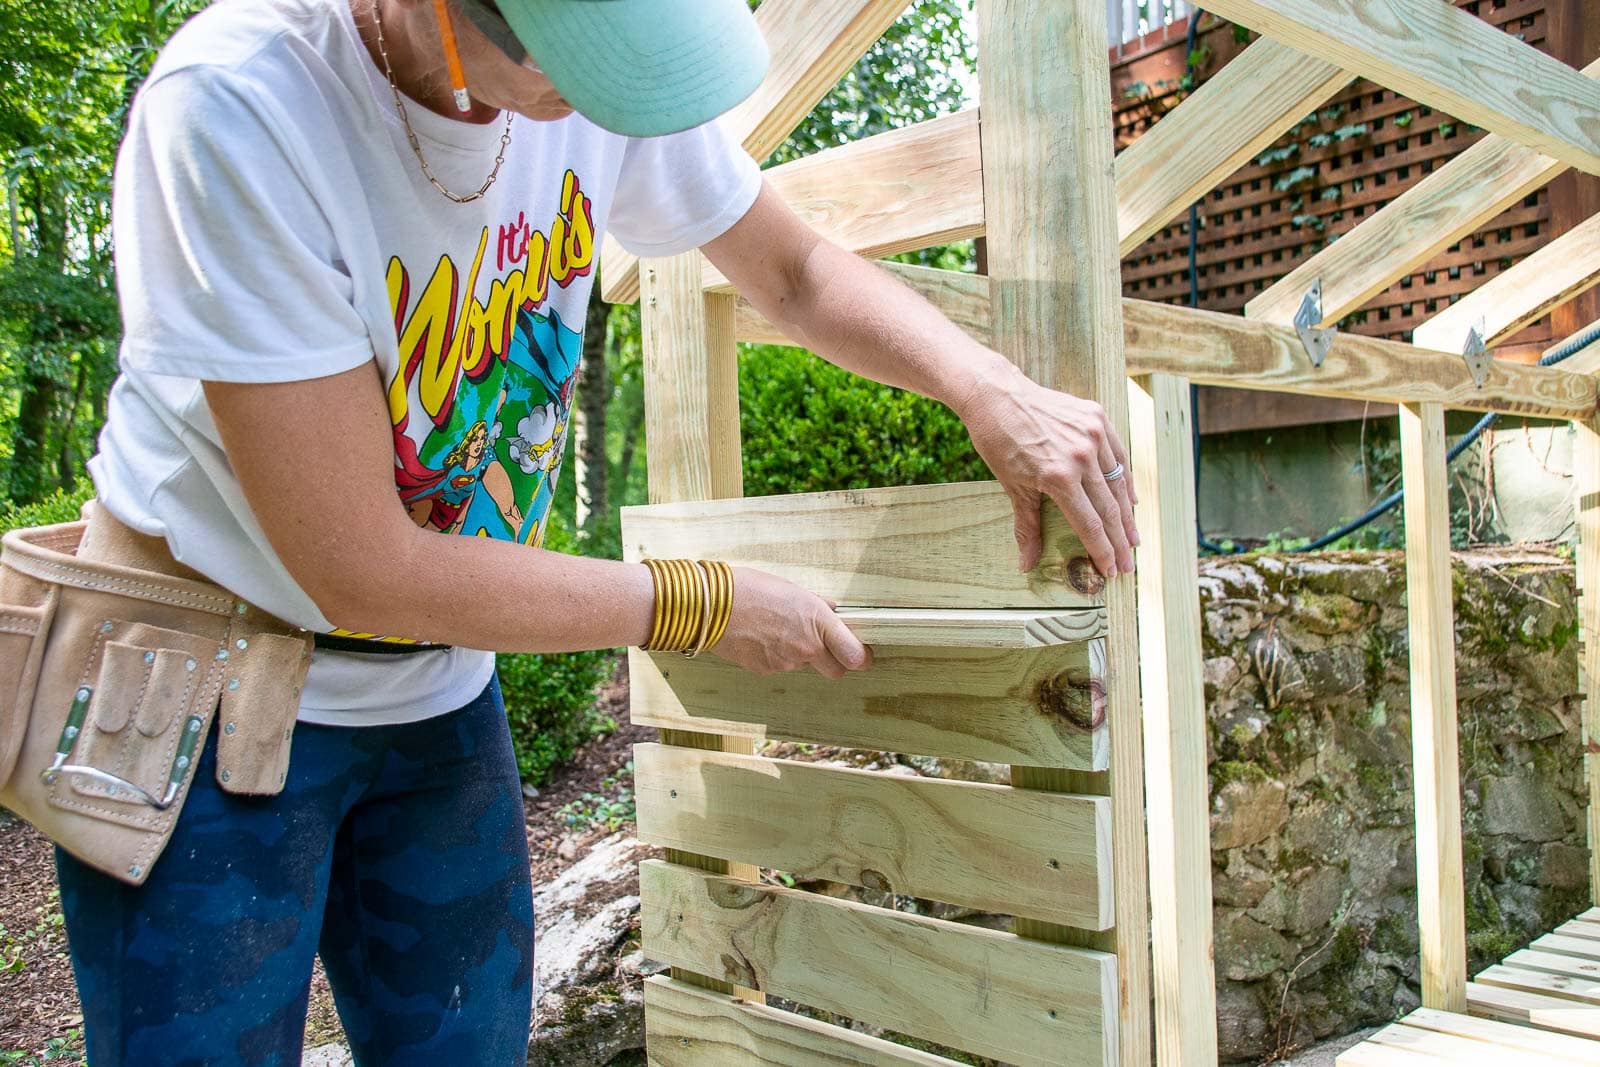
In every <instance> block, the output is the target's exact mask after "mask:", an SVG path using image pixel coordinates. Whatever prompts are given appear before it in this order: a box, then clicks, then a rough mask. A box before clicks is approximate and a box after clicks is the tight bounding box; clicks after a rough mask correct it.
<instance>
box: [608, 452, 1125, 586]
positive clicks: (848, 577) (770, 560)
mask: <svg viewBox="0 0 1600 1067" xmlns="http://www.w3.org/2000/svg"><path fill="white" fill-rule="evenodd" d="M1012 520H1013V513H1012V509H1011V500H1010V498H1009V497H1007V496H1006V494H1005V491H1004V490H1003V489H1001V488H1000V486H999V483H997V482H958V483H951V484H946V485H915V486H899V487H892V488H883V489H859V490H845V491H841V492H829V493H798V494H794V495H789V496H769V497H749V498H746V499H743V500H724V501H716V502H708V503H696V504H681V505H680V504H671V505H651V506H645V507H627V508H623V509H622V540H623V553H624V558H626V559H628V560H630V561H636V560H639V559H642V558H645V557H655V558H657V559H683V558H688V559H723V560H727V561H728V562H729V563H732V564H734V565H735V566H745V567H756V568H759V569H761V570H766V571H771V572H773V573H774V574H777V575H779V576H781V577H784V578H787V579H789V580H790V581H792V582H795V583H797V584H799V585H802V586H805V587H806V588H807V589H810V590H812V591H813V592H815V593H817V594H819V595H821V596H825V597H828V598H830V599H832V600H834V601H836V602H838V603H840V604H845V605H859V606H868V607H902V608H961V609H968V608H1084V607H1095V606H1098V604H1099V602H1100V592H1101V589H1102V586H1103V584H1104V583H1103V582H1102V581H1101V579H1100V577H1099V575H1098V574H1096V573H1095V570H1094V566H1093V564H1091V563H1090V562H1089V559H1088V557H1087V556H1084V555H1083V549H1082V546H1081V545H1080V544H1079V543H1078V540H1077V537H1076V535H1074V534H1073V533H1072V531H1071V530H1070V528H1069V527H1068V526H1067V523H1066V520H1065V519H1064V518H1062V516H1061V513H1060V512H1059V511H1057V510H1056V509H1055V508H1054V507H1046V508H1045V527H1044V540H1045V549H1044V557H1043V559H1042V560H1041V561H1040V564H1039V566H1038V567H1036V568H1034V569H1033V570H1032V571H1030V572H1028V573H1027V574H1019V573H1018V572H1017V553H1016V545H1015V542H1014V540H1013V538H1012Z"/></svg>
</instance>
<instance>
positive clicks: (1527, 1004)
mask: <svg viewBox="0 0 1600 1067" xmlns="http://www.w3.org/2000/svg"><path fill="white" fill-rule="evenodd" d="M1467 1007H1468V1008H1469V1009H1470V1010H1471V1011H1472V1013H1473V1014H1474V1015H1480V1016H1484V1017H1486V1018H1490V1019H1502V1020H1504V1021H1506V1022H1513V1023H1523V1024H1526V1025H1528V1026H1537V1027H1538V1028H1540V1029H1541V1030H1549V1031H1551V1032H1554V1033H1562V1034H1573V1035H1576V1036H1578V1037H1590V1038H1595V1039H1597V1040H1600V1008H1590V1007H1585V1006H1583V1005H1582V1004H1574V1003H1573V1002H1572V1001H1570V1000H1562V999H1560V998H1558V997H1552V996H1547V995H1545V994H1541V993H1529V992H1526V991H1523V990H1517V989H1501V988H1499V987H1498V986H1492V985H1483V984H1480V983H1478V982H1468V983H1467Z"/></svg>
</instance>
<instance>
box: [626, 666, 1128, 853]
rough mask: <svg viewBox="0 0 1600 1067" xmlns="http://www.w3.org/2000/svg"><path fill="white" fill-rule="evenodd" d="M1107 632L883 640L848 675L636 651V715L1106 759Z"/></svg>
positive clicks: (667, 725)
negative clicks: (939, 643) (1082, 638)
mask: <svg viewBox="0 0 1600 1067" xmlns="http://www.w3.org/2000/svg"><path fill="white" fill-rule="evenodd" d="M1100 644H1101V643H1100V642H1093V643H1090V644H1088V645H1065V646H1062V647H1059V648H1043V649H1025V650H1020V651H1019V650H1008V649H954V648H935V649H926V650H919V649H914V648H883V649H880V650H878V654H877V657H876V659H875V660H874V662H873V665H872V669H870V670H865V671H856V672H852V673H850V674H848V675H846V676H845V677H844V678H842V679H840V680H839V681H837V682H834V681H829V680H828V679H826V678H824V677H822V676H821V675H819V674H817V673H816V672H815V671H811V670H803V671H795V672H793V673H790V674H774V675H769V676H767V677H760V676H758V675H754V674H751V673H750V672H748V671H744V670H741V669H740V668H738V667H735V666H734V665H733V664H731V663H728V662H727V661H725V660H721V659H718V658H717V657H715V656H701V657H699V658H697V659H693V660H686V659H684V658H683V657H681V656H678V655H675V654H673V653H644V652H638V651H631V652H630V653H629V656H628V669H629V673H630V681H631V691H630V699H631V703H632V718H633V721H634V722H635V723H637V724H639V725H642V726H656V727H660V728H661V729H672V730H699V731H705V732H711V733H724V734H733V735H737V736H742V737H749V738H770V739H774V740H787V741H802V742H808V743H814V744H835V745H844V746H846V747H849V748H866V749H875V750H887V751H891V752H913V753H919V754H921V755H927V756H944V757H948V758H952V759H968V760H988V761H991V762H996V763H1018V762H1022V763H1031V764H1035V765H1037V766H1040V767H1060V768H1070V769H1074V770H1101V769H1103V768H1105V767H1106V766H1107V760H1108V752H1107V738H1106V730H1105V725H1104V716H1105V711H1104V707H1103V705H1102V703H1101V702H1100V701H1101V694H1102V693H1103V691H1104V690H1103V682H1102V680H1101V676H1102V673H1103V671H1102V669H1101V661H1100V659H1099V656H1098V655H1097V653H1099V652H1100ZM1139 847H1141V848H1142V847H1143V841H1142V840H1141V841H1140V842H1139Z"/></svg>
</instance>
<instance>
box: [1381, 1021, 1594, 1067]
mask: <svg viewBox="0 0 1600 1067" xmlns="http://www.w3.org/2000/svg"><path fill="white" fill-rule="evenodd" d="M1402 1021H1403V1023H1404V1025H1406V1026H1408V1027H1410V1028H1411V1029H1413V1030H1427V1031H1432V1032H1434V1033H1439V1034H1451V1035H1454V1036H1456V1037H1464V1038H1471V1039H1473V1040H1475V1041H1481V1042H1486V1043H1489V1044H1491V1045H1494V1046H1498V1047H1500V1048H1502V1049H1507V1050H1511V1051H1513V1052H1529V1053H1544V1054H1547V1055H1550V1056H1553V1057H1556V1062H1557V1063H1558V1064H1559V1063H1564V1062H1567V1061H1572V1062H1576V1063H1581V1064H1590V1065H1592V1064H1594V1062H1595V1060H1596V1057H1600V1046H1597V1045H1596V1044H1595V1043H1594V1042H1593V1041H1582V1040H1578V1039H1576V1038H1572V1037H1568V1036H1566V1035H1564V1034H1555V1033H1547V1032H1544V1031H1540V1030H1534V1029H1531V1028H1529V1027H1524V1026H1507V1025H1505V1024H1504V1023H1496V1022H1491V1021H1488V1020H1485V1019H1475V1018H1473V1017H1472V1016H1470V1015H1461V1014H1459V1013H1456V1012H1448V1011H1435V1010H1434V1009H1432V1008H1418V1009H1417V1010H1416V1011H1413V1012H1412V1013H1411V1014H1410V1015H1407V1016H1406V1017H1405V1019H1404V1020H1402ZM1501 1062H1502V1063H1504V1062H1506V1061H1504V1060H1502V1061H1501Z"/></svg>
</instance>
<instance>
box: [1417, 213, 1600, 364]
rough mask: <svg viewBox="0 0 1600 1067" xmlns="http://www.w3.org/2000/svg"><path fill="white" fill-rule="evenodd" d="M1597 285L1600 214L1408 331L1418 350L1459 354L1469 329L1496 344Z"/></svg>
mask: <svg viewBox="0 0 1600 1067" xmlns="http://www.w3.org/2000/svg"><path fill="white" fill-rule="evenodd" d="M1597 283H1600V215H1596V216H1594V217H1593V218H1590V219H1588V220H1586V221H1584V222H1583V223H1582V224H1580V225H1578V226H1575V227H1573V228H1572V229H1570V230H1568V231H1567V232H1566V233H1564V234H1562V235H1561V236H1560V237H1558V238H1556V239H1555V240H1554V241H1551V242H1550V243H1549V244H1547V245H1545V246H1544V247H1543V248H1541V249H1539V251H1537V252H1535V253H1533V254H1532V255H1530V256H1528V257H1526V258H1524V259H1522V260H1519V261H1518V262H1517V264H1516V265H1515V266H1514V267H1511V268H1510V269H1509V270H1503V271H1501V272H1500V273H1499V274H1496V275H1495V276H1494V277H1493V278H1491V279H1489V280H1488V281H1487V282H1485V283H1484V284H1483V285H1481V286H1479V287H1478V288H1477V289H1476V290H1474V291H1473V292H1471V293H1468V294H1467V295H1466V296H1464V297H1462V298H1461V299H1460V300H1458V301H1456V302H1455V303H1454V304H1451V305H1450V306H1449V307H1447V308H1445V309H1444V310H1443V311H1441V312H1439V313H1438V314H1437V315H1435V316H1434V317H1433V318H1431V319H1429V320H1428V321H1427V322H1424V323H1423V324H1422V325H1421V326H1418V327H1417V328H1416V330H1414V331H1413V332H1412V335H1411V336H1412V340H1413V341H1414V342H1415V343H1416V344H1418V345H1421V346H1422V347H1424V348H1433V349H1439V350H1442V351H1445V352H1459V351H1461V349H1462V347H1463V346H1464V345H1465V344H1466V341H1467V334H1468V332H1469V331H1471V330H1472V329H1473V328H1475V327H1477V326H1480V325H1482V326H1483V327H1484V329H1483V331H1482V333H1483V341H1484V344H1486V345H1491V346H1492V345H1496V344H1499V343H1500V342H1501V341H1504V340H1505V339H1506V338H1507V337H1510V336H1511V335H1512V334H1513V333H1516V332H1517V331H1518V330H1520V329H1522V327H1524V326H1526V325H1527V324H1528V323H1530V322H1532V321H1533V320H1534V319H1537V318H1539V317H1540V316H1541V315H1544V314H1545V313H1546V312H1548V311H1549V310H1550V309H1551V308H1553V307H1555V306H1556V305H1558V304H1561V303H1564V302H1565V301H1567V300H1570V299H1571V298H1572V297H1573V296H1575V295H1576V294H1578V293H1582V292H1585V291H1586V290H1588V289H1591V288H1593V287H1594V286H1595V285H1596V284H1597Z"/></svg>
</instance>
